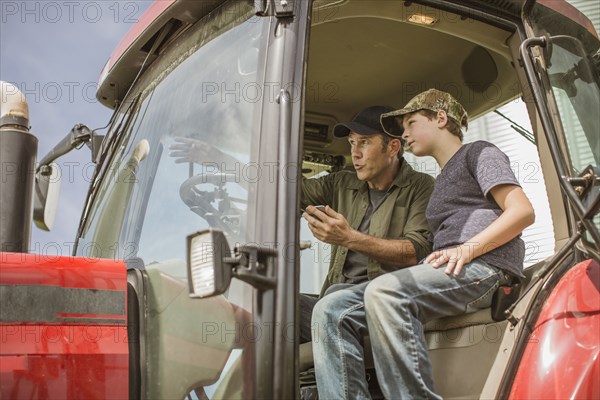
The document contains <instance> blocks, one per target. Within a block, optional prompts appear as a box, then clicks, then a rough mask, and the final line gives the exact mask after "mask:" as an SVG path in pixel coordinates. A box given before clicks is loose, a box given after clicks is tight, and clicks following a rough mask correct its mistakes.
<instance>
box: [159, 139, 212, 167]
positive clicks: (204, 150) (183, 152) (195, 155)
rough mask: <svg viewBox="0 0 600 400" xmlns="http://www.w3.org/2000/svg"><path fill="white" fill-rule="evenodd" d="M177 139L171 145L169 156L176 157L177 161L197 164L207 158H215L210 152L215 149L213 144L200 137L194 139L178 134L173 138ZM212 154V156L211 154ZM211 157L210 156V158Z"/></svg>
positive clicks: (178, 162)
mask: <svg viewBox="0 0 600 400" xmlns="http://www.w3.org/2000/svg"><path fill="white" fill-rule="evenodd" d="M173 139H174V140H175V142H177V143H175V144H172V145H170V146H169V150H170V151H171V152H170V153H169V156H171V157H175V158H176V160H175V163H176V164H181V163H190V162H195V163H197V164H201V163H202V162H203V161H206V160H207V159H209V160H213V159H214V154H212V155H211V154H210V153H211V151H214V150H213V148H212V146H211V145H209V144H208V143H206V142H203V141H201V140H198V139H192V138H187V137H180V136H176V137H174V138H173ZM209 155H210V156H209ZM209 157H210V158H209Z"/></svg>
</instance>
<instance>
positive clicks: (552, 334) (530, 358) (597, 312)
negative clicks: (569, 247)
mask: <svg viewBox="0 0 600 400" xmlns="http://www.w3.org/2000/svg"><path fill="white" fill-rule="evenodd" d="M599 356H600V265H598V263H596V262H594V261H592V260H588V261H585V262H583V263H580V264H578V265H577V266H575V267H573V268H572V269H571V270H570V271H569V272H568V273H567V274H565V276H564V277H563V278H562V279H561V281H560V282H559V283H558V285H557V286H556V287H555V288H554V290H553V291H552V293H551V295H550V297H549V298H548V300H547V302H546V304H544V307H543V309H542V312H541V314H540V317H539V319H538V321H537V322H536V326H535V328H534V330H533V332H532V335H531V337H530V339H529V342H528V344H527V347H526V349H525V352H524V354H523V358H522V359H521V363H520V365H519V369H518V371H517V375H516V377H515V381H514V382H513V386H512V390H511V394H510V398H511V399H598V398H600V359H599Z"/></svg>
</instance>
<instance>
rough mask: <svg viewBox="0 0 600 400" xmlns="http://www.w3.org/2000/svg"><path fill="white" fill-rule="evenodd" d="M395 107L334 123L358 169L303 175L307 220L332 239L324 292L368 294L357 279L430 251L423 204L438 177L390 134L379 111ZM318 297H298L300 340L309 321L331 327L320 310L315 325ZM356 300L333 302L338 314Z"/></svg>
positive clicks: (376, 108)
mask: <svg viewBox="0 0 600 400" xmlns="http://www.w3.org/2000/svg"><path fill="white" fill-rule="evenodd" d="M392 110H393V109H392V108H390V107H385V106H372V107H368V108H366V109H364V110H362V111H361V112H359V113H358V114H357V115H356V116H355V117H354V118H353V119H352V121H351V122H347V123H339V124H337V125H335V127H334V129H333V133H334V135H335V136H336V137H338V138H347V139H348V142H349V143H350V147H351V150H350V151H351V157H352V164H353V166H354V171H340V172H335V173H332V174H329V175H327V176H324V177H321V178H319V179H303V181H302V194H303V196H302V208H305V209H306V212H305V213H304V218H305V219H306V221H307V222H308V227H309V228H310V230H311V231H312V233H313V235H314V236H315V237H316V238H317V239H319V240H321V241H323V242H325V243H328V244H331V245H332V250H331V259H330V260H331V261H330V266H329V272H328V275H327V278H326V280H325V282H324V284H323V287H322V290H321V298H324V299H326V298H327V295H328V294H330V293H332V292H334V291H336V290H338V289H342V288H347V291H349V292H352V291H353V290H354V287H356V290H358V291H361V293H362V290H364V288H363V286H357V285H358V284H361V283H365V282H368V281H370V280H372V279H374V278H376V277H377V276H380V275H382V274H384V273H385V272H389V271H394V270H396V269H398V268H402V267H406V266H410V265H414V264H415V263H416V262H417V261H419V260H421V259H423V258H424V257H425V256H426V255H428V254H429V253H430V251H431V243H430V242H429V235H430V233H429V226H428V224H427V220H426V219H425V209H426V207H427V203H428V201H429V197H430V195H431V193H432V191H433V185H434V180H433V178H431V177H430V176H429V175H426V174H423V173H420V172H416V171H414V170H413V169H412V167H411V166H410V165H409V164H408V163H407V162H406V161H405V160H404V158H403V157H402V154H403V148H402V145H403V143H402V139H401V137H400V135H390V134H386V133H384V131H383V127H382V126H381V123H380V117H381V115H382V114H383V113H386V112H390V111H392ZM315 205H324V206H325V207H324V208H320V209H318V208H317V207H315ZM353 297H354V296H350V297H349V299H350V298H353ZM317 300H318V299H317V298H316V297H312V296H309V295H301V296H300V312H301V314H300V342H301V343H305V342H309V341H310V340H311V337H312V336H311V325H312V328H313V329H315V330H322V329H324V328H325V327H322V326H318V324H315V321H319V318H318V317H319V316H315V317H314V318H313V324H311V316H312V310H313V308H314V307H315V304H316V303H317ZM321 301H322V300H321ZM357 306H358V304H355V303H352V302H351V304H349V305H348V304H347V301H345V300H344V299H340V302H339V303H338V302H336V303H335V304H331V305H330V307H331V309H332V310H335V311H333V312H334V313H336V314H337V315H339V317H340V319H343V316H344V315H345V310H346V309H347V308H348V307H357Z"/></svg>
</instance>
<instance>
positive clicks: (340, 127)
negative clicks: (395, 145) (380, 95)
mask: <svg viewBox="0 0 600 400" xmlns="http://www.w3.org/2000/svg"><path fill="white" fill-rule="evenodd" d="M392 111H394V109H393V108H392V107H387V106H371V107H367V108H365V109H364V110H362V111H361V112H359V113H358V114H356V115H355V116H354V118H352V121H350V122H340V123H339V124H336V125H335V126H334V127H333V135H334V136H335V137H339V138H341V137H346V136H348V135H350V132H356V133H358V134H359V135H365V136H367V135H374V134H376V133H382V134H386V132H385V131H384V130H383V126H381V115H382V114H386V113H389V112H392ZM397 131H399V130H394V132H397ZM387 135H388V136H392V137H395V138H400V137H401V134H400V135H394V134H390V133H387Z"/></svg>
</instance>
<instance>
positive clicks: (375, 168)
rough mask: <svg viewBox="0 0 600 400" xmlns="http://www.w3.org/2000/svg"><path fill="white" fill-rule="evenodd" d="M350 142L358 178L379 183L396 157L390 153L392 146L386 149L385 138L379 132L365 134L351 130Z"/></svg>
mask: <svg viewBox="0 0 600 400" xmlns="http://www.w3.org/2000/svg"><path fill="white" fill-rule="evenodd" d="M348 142H349V143H350V151H351V155H352V164H353V165H354V169H355V170H356V174H357V175H358V179H360V180H361V181H367V182H374V183H377V182H378V179H380V178H381V177H382V176H383V175H384V172H385V171H386V170H387V169H388V168H390V165H391V163H392V160H393V159H394V158H395V155H391V154H390V146H387V147H386V148H385V149H384V147H383V138H382V137H381V135H378V134H374V135H367V136H364V135H359V134H358V133H356V132H350V135H349V136H348Z"/></svg>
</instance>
